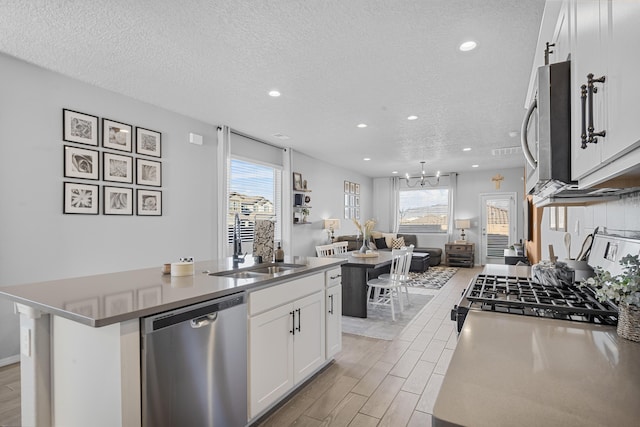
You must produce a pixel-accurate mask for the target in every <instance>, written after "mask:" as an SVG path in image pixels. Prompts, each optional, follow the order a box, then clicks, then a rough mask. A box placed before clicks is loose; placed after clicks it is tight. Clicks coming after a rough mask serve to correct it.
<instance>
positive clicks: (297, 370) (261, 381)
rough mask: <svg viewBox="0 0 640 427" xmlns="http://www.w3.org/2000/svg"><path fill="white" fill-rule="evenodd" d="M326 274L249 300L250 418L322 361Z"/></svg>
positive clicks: (314, 369)
mask: <svg viewBox="0 0 640 427" xmlns="http://www.w3.org/2000/svg"><path fill="white" fill-rule="evenodd" d="M324 286H325V284H324V275H323V274H317V275H314V276H309V277H305V278H301V279H296V280H292V281H290V282H285V283H282V284H278V285H276V286H273V287H271V288H267V289H263V290H259V291H254V292H252V293H251V294H250V295H249V316H250V317H249V418H254V417H256V416H257V415H259V414H260V413H261V412H262V411H264V410H265V409H267V408H269V407H270V406H271V405H272V404H274V403H275V402H277V401H278V400H279V399H280V398H281V397H282V396H284V395H285V394H286V393H287V392H288V391H289V390H291V389H292V388H293V387H294V386H295V385H296V384H298V383H300V382H301V381H303V380H304V379H306V378H307V377H309V376H310V375H311V374H312V373H314V372H315V371H316V370H318V368H320V367H321V366H322V365H323V364H324V362H325V360H326V359H325V315H324V313H325V304H324V302H325V299H324V294H325V292H324Z"/></svg>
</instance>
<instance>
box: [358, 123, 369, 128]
mask: <svg viewBox="0 0 640 427" xmlns="http://www.w3.org/2000/svg"><path fill="white" fill-rule="evenodd" d="M358 127H359V128H366V127H367V125H366V124H364V123H360V124H359V125H358Z"/></svg>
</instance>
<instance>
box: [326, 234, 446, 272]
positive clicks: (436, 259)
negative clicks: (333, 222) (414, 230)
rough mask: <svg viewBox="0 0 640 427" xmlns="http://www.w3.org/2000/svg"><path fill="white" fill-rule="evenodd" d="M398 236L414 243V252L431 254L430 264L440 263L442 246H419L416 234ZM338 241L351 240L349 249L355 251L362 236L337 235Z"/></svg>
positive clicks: (383, 249) (360, 243)
mask: <svg viewBox="0 0 640 427" xmlns="http://www.w3.org/2000/svg"><path fill="white" fill-rule="evenodd" d="M398 237H403V238H404V243H405V245H407V246H409V245H413V251H414V252H422V253H428V254H429V265H430V266H434V265H440V262H441V261H442V249H440V248H427V247H419V246H418V237H417V236H416V235H415V234H398ZM336 241H337V242H349V246H347V248H348V250H350V251H354V250H356V249H360V247H361V246H362V237H360V239H358V237H357V236H356V235H347V236H336ZM378 250H381V251H390V250H391V249H389V248H378Z"/></svg>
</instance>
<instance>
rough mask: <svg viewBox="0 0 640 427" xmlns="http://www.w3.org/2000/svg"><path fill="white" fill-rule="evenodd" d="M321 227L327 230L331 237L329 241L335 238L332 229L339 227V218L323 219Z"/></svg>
mask: <svg viewBox="0 0 640 427" xmlns="http://www.w3.org/2000/svg"><path fill="white" fill-rule="evenodd" d="M323 228H324V229H325V230H328V231H329V235H330V237H331V242H332V243H333V241H334V240H335V236H334V235H333V232H334V230H339V229H340V220H339V219H336V218H329V219H325V220H324V225H323Z"/></svg>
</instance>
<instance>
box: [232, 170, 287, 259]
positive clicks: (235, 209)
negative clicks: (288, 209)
mask: <svg viewBox="0 0 640 427" xmlns="http://www.w3.org/2000/svg"><path fill="white" fill-rule="evenodd" d="M281 176H282V173H281V170H280V169H279V168H277V167H273V166H267V165H263V164H258V163H253V162H251V161H247V160H240V159H237V158H232V159H231V167H230V168H229V179H228V181H227V182H228V191H227V194H228V197H229V212H228V213H227V231H228V233H227V241H228V243H229V244H232V243H233V225H234V221H235V215H236V213H237V214H239V216H240V235H241V239H242V241H243V242H253V230H254V225H255V220H257V219H258V220H260V219H264V220H271V221H274V222H275V240H276V241H279V240H281V227H280V223H281V221H280V219H281V216H282V215H281V214H282V211H281V209H280V195H281V188H282V181H281ZM250 248H251V245H243V250H244V251H245V252H246V251H249V252H250Z"/></svg>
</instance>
